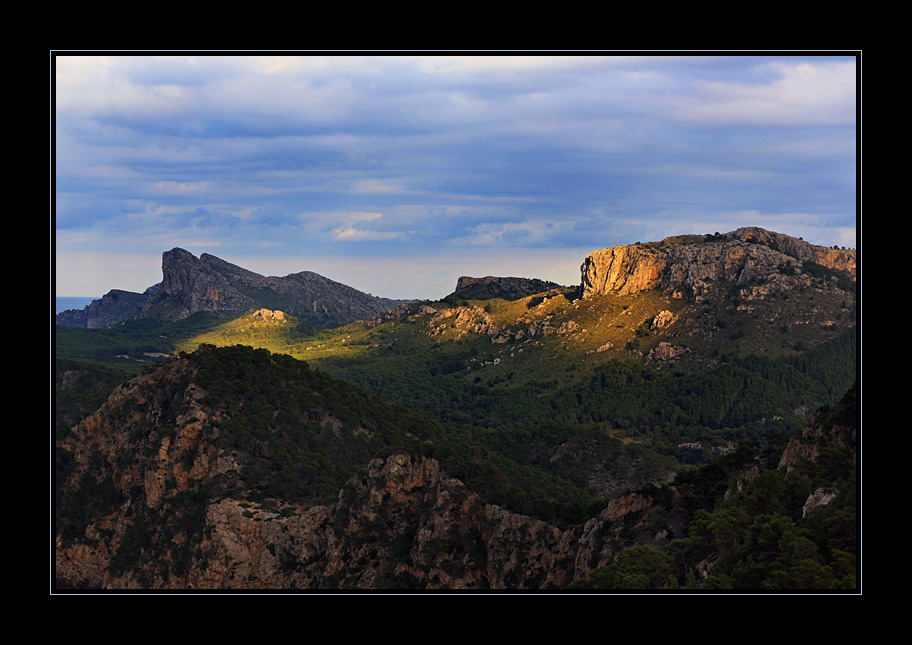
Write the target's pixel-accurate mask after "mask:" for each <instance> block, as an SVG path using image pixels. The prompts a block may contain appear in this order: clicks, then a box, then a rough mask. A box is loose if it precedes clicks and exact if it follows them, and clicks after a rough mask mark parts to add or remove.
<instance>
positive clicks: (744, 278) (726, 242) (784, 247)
mask: <svg viewBox="0 0 912 645" xmlns="http://www.w3.org/2000/svg"><path fill="white" fill-rule="evenodd" d="M855 258H856V255H855V251H854V250H846V249H842V250H840V249H829V248H825V247H820V246H814V245H812V244H808V243H807V242H804V241H803V240H799V239H796V238H792V237H789V236H787V235H783V234H781V233H774V232H771V231H766V230H764V229H762V228H756V227H750V228H740V229H738V230H736V231H732V232H731V233H726V234H723V235H719V234H715V235H705V236H701V235H685V236H677V237H673V238H667V239H665V240H662V241H661V242H650V243H647V244H639V243H637V244H623V245H619V246H612V247H610V248H606V249H601V250H598V251H595V252H593V253H591V254H590V255H589V256H588V257H587V258H586V259H585V261H584V262H583V264H582V266H581V267H580V272H581V285H580V292H581V295H582V296H583V297H589V296H592V295H596V294H600V293H616V294H619V295H628V294H634V293H638V292H640V291H645V290H648V289H674V290H678V291H679V292H681V293H683V294H686V295H687V296H689V297H691V298H699V297H700V295H701V294H702V293H703V290H704V289H705V287H706V285H707V284H708V283H710V282H713V281H716V280H726V281H729V282H732V283H736V284H741V285H746V284H750V283H755V282H761V281H768V280H774V281H778V282H780V283H782V286H783V287H784V288H785V287H787V286H788V285H786V284H785V283H787V282H790V279H791V281H792V282H794V281H795V280H800V279H801V278H794V277H793V276H795V275H796V274H800V273H801V271H802V267H803V266H804V265H805V263H808V262H811V263H815V264H817V265H820V266H823V267H826V268H828V269H833V270H835V271H839V272H842V273H844V274H845V275H846V276H848V277H850V278H851V279H852V280H854V279H855V271H856V260H855Z"/></svg>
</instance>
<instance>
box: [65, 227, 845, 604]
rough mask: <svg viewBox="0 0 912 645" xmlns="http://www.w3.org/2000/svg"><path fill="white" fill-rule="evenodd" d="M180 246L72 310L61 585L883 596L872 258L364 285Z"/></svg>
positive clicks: (676, 243)
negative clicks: (860, 293) (866, 383)
mask: <svg viewBox="0 0 912 645" xmlns="http://www.w3.org/2000/svg"><path fill="white" fill-rule="evenodd" d="M169 254H170V255H169ZM165 255H166V257H165V259H164V261H163V282H162V283H161V284H162V285H163V286H158V285H156V286H154V287H150V289H149V290H147V293H148V294H158V295H155V296H154V298H153V297H152V295H149V296H148V297H146V298H137V297H132V298H130V299H129V301H130V302H131V303H132V304H131V306H130V307H129V308H128V309H125V308H124V306H123V305H122V302H123V298H118V299H117V301H118V304H117V306H116V307H115V306H113V305H112V306H111V308H106V305H103V304H102V303H101V302H100V301H97V302H99V304H98V305H96V306H94V309H93V310H92V315H91V316H90V317H89V316H87V315H83V314H78V313H76V314H72V313H71V314H68V315H66V316H63V317H62V319H59V320H58V322H60V321H61V320H62V321H63V323H67V322H70V323H71V325H72V326H65V325H63V326H62V325H61V324H58V326H57V327H56V330H55V341H56V348H55V354H56V358H57V360H56V363H57V371H56V375H55V384H56V388H55V404H56V406H57V410H56V417H57V423H56V425H55V429H54V430H55V453H56V477H55V480H56V490H55V501H56V508H57V515H56V517H57V531H56V533H57V537H56V546H55V553H56V555H55V559H56V563H57V581H58V584H59V585H60V586H62V587H66V588H109V589H115V588H181V589H188V588H193V589H215V588H241V589H288V588H298V589H346V588H350V589H413V590H417V589H527V590H533V589H551V590H555V589H565V590H572V589H590V590H591V589H614V590H619V589H620V590H623V589H635V588H637V589H639V588H647V589H653V590H658V589H666V590H667V589H677V590H684V589H690V590H700V589H703V590H707V589H731V590H739V589H740V590H745V589H761V588H763V589H779V590H795V589H841V590H853V589H856V588H857V580H856V579H857V563H856V553H857V544H856V542H854V541H853V540H854V539H855V538H854V537H853V536H854V535H855V534H854V533H853V530H854V522H855V521H857V520H856V519H853V518H856V517H857V516H856V515H855V513H856V501H855V490H854V489H855V487H856V486H857V483H856V480H855V477H856V475H855V469H856V466H855V463H856V449H857V447H856V446H857V430H858V429H857V421H858V412H857V410H858V408H857V399H858V393H857V388H858V383H857V372H858V365H857V358H856V357H857V349H858V348H857V342H858V325H857V310H858V304H857V295H856V271H857V264H856V262H857V260H856V256H855V252H854V251H849V250H844V249H823V248H821V247H814V246H813V245H810V244H808V243H805V242H803V241H802V240H795V239H794V238H788V237H787V236H782V235H780V234H776V233H772V232H769V231H764V230H763V229H756V228H748V229H739V230H738V231H733V232H731V233H727V234H724V235H720V234H718V233H716V234H707V235H693V236H680V237H677V238H669V239H668V240H663V241H661V242H655V243H647V244H635V245H624V246H621V247H612V248H611V249H604V250H601V251H596V252H594V253H593V254H592V255H590V256H589V257H588V258H586V259H585V260H584V262H583V264H582V267H581V283H580V285H576V286H559V285H555V284H554V283H547V282H545V281H542V280H533V279H531V278H530V279H516V278H492V277H490V276H488V277H487V278H467V277H463V278H460V280H459V282H458V283H457V284H456V285H455V290H454V292H453V293H452V294H451V295H449V296H447V297H445V298H442V299H440V300H436V301H421V302H402V301H399V302H395V301H383V304H382V306H381V302H380V300H378V299H373V297H372V296H371V297H370V298H371V299H366V298H365V297H364V296H362V295H358V294H354V293H353V290H350V288H347V287H346V288H345V290H342V291H340V292H339V293H344V294H346V296H345V298H347V299H345V298H342V296H339V297H338V299H337V300H338V302H342V301H344V302H345V303H347V304H346V306H345V307H340V306H331V305H329V304H327V305H326V306H323V305H322V304H319V302H318V300H314V299H313V298H314V297H317V296H314V295H313V294H314V293H315V291H314V290H313V289H312V288H311V287H310V286H309V285H311V284H315V283H314V282H313V279H312V277H309V281H308V282H307V285H308V287H307V289H306V290H305V289H303V287H301V286H300V285H301V284H302V282H301V277H300V276H305V273H306V272H305V273H302V274H294V275H295V276H299V277H295V278H293V279H291V280H285V279H272V278H263V277H262V276H257V275H256V274H250V273H249V272H245V271H244V270H241V269H240V268H239V267H233V265H228V263H225V262H224V261H221V260H218V258H213V257H212V256H206V258H205V259H201V260H199V261H198V260H196V259H195V258H192V256H190V257H187V256H188V255H189V254H186V252H184V253H178V252H176V251H172V252H168V253H167V254H165ZM175 258H179V259H180V262H176V261H175ZM226 265H227V266H226ZM314 275H315V274H314ZM289 278H290V276H289ZM324 280H325V279H324ZM330 283H331V281H329V282H324V281H320V282H319V284H320V285H321V290H320V293H321V295H319V296H318V297H320V298H329V299H330V300H333V299H334V298H336V296H334V295H333V293H334V292H333V285H332V284H330ZM178 285H180V286H178ZM212 285H222V286H221V287H219V288H218V289H214V287H213V286H212ZM276 285H281V286H276ZM287 285H293V286H294V288H292V287H291V286H287ZM343 286H344V285H343ZM204 287H205V288H204ZM305 291H306V298H307V300H306V302H304V301H301V300H299V301H295V300H294V297H301V298H303V296H301V295H300V294H303V293H305ZM214 293H215V294H217V295H218V297H216V298H213V299H212V300H207V299H206V294H209V295H212V294H214ZM359 293H360V292H359ZM163 294H167V297H165V296H164V295H163ZM238 294H239V295H238ZM258 294H259V296H258ZM264 294H265V296H264ZM295 294H298V295H297V296H295ZM115 295H116V294H115ZM280 296H281V304H282V305H283V306H284V307H285V309H282V308H279V307H277V306H276V305H277V304H280ZM258 298H259V299H258ZM109 300H111V301H113V298H109ZM225 302H237V303H242V304H239V305H237V306H235V305H232V306H231V307H228V308H221V305H220V304H219V305H216V303H225ZM295 302H298V304H295ZM137 303H139V304H137ZM356 303H359V304H357V306H356ZM94 304H95V303H93V305H94ZM359 307H360V308H359ZM363 307H369V308H370V309H369V310H367V311H366V310H365V309H363ZM314 311H318V312H320V314H319V316H317V317H313V316H309V315H306V314H307V312H314ZM162 312H167V313H166V314H165V315H162ZM176 312H180V313H179V314H178V313H176ZM296 314H297V315H296ZM330 316H333V318H332V319H331V318H330ZM346 316H347V318H346ZM118 317H119V318H122V319H118V320H114V319H115V318H118ZM89 319H91V320H94V321H105V322H104V325H102V326H99V327H95V328H93V327H92V324H94V323H88V322H86V326H84V327H83V326H81V325H82V322H84V321H88V320H89ZM112 320H113V321H114V322H112ZM330 320H332V323H333V324H332V326H324V325H326V323H327V322H329V321H330ZM73 321H75V322H73ZM77 323H78V324H77ZM154 353H165V354H169V355H171V356H172V358H170V359H168V360H164V361H153V360H152V359H151V357H150V355H151V354H154ZM121 383H123V384H122V385H121ZM115 386H119V387H116V389H115ZM812 427H813V428H817V431H815V432H809V430H808V429H809V428H812ZM797 437H805V438H804V439H803V440H802V441H803V445H815V446H819V449H815V450H810V451H807V450H806V451H804V452H802V451H800V450H797V449H793V450H792V451H791V453H789V451H788V447H789V446H790V442H794V441H796V438H797ZM821 437H824V438H825V440H821ZM787 454H792V455H795V454H800V455H802V456H801V457H798V458H792V457H790V458H789V459H790V460H787V463H786V461H783V460H784V459H785V457H784V455H787ZM822 489H827V490H830V489H832V490H833V491H834V492H833V494H832V496H831V497H829V503H827V504H825V505H824V506H821V507H820V508H819V509H818V510H816V511H815V512H814V513H813V514H810V515H809V514H807V512H806V510H805V509H806V502H807V501H808V500H809V498H810V497H811V496H812V493H815V491H818V490H822ZM88 500H92V501H91V502H89V501H88ZM761 519H762V521H761ZM723 526H727V527H728V529H725V530H723V528H722V527H723ZM725 531H727V532H725ZM770 534H775V535H776V536H778V537H777V538H776V539H777V545H778V546H777V547H776V548H777V549H778V550H777V551H776V555H775V557H772V558H769V557H767V558H765V559H763V558H760V557H759V556H758V553H759V552H760V551H761V550H762V549H763V548H766V547H765V546H764V544H763V543H762V541H763V540H764V539H768V536H769V535H770ZM237 536H243V537H242V539H240V542H238V537H237ZM767 546H768V545H767ZM768 553H769V552H768ZM802 554H803V555H802Z"/></svg>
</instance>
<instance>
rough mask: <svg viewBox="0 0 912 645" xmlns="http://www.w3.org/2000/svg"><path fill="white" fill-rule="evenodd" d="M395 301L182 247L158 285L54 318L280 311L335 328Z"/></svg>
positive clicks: (110, 320) (90, 321)
mask: <svg viewBox="0 0 912 645" xmlns="http://www.w3.org/2000/svg"><path fill="white" fill-rule="evenodd" d="M397 303H398V301H396V300H389V299H386V298H378V297H376V296H372V295H370V294H367V293H364V292H362V291H358V290H357V289H354V288H352V287H349V286H347V285H344V284H342V283H339V282H335V281H333V280H330V279H329V278H325V277H323V276H321V275H319V274H317V273H314V272H312V271H301V272H299V273H292V274H290V275H287V276H284V277H276V276H262V275H260V274H259V273H255V272H253V271H249V270H247V269H244V268H243V267H239V266H237V265H234V264H231V263H230V262H226V261H225V260H222V259H221V258H218V257H216V256H214V255H210V254H208V253H203V254H202V255H201V256H200V257H198V258H197V257H196V256H195V255H193V254H192V253H190V252H189V251H187V250H185V249H182V248H173V249H171V250H170V251H166V252H165V253H163V254H162V281H161V282H160V283H159V284H157V285H154V286H152V287H150V288H149V289H147V290H146V291H145V292H144V293H142V294H139V293H133V292H129V291H120V290H113V291H111V292H109V293H108V294H106V295H105V296H104V297H103V298H102V299H101V300H96V301H94V302H92V303H91V304H90V305H89V306H88V307H86V308H85V309H83V310H81V311H80V310H69V311H65V312H62V313H60V314H58V316H57V323H58V324H60V325H64V326H67V327H89V328H102V327H108V326H110V325H112V324H116V323H119V322H125V321H128V320H134V319H136V318H147V317H156V318H160V319H162V320H166V321H174V320H181V319H183V318H186V317H187V316H190V315H192V314H194V313H197V312H200V311H209V312H216V313H243V312H245V311H249V310H251V309H259V308H262V307H265V308H268V309H280V310H282V311H284V312H286V313H288V314H291V315H293V316H296V317H299V318H303V319H305V320H307V321H309V322H310V323H312V324H315V325H319V326H327V327H332V326H338V325H342V324H346V323H349V322H353V321H355V320H360V319H363V318H368V317H370V316H374V315H376V314H378V313H382V312H384V311H386V310H388V309H389V308H391V307H393V306H395V305H396V304H397Z"/></svg>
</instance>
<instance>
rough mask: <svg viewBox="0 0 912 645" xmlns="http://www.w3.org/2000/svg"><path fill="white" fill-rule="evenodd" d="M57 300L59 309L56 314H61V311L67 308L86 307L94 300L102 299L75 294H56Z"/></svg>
mask: <svg viewBox="0 0 912 645" xmlns="http://www.w3.org/2000/svg"><path fill="white" fill-rule="evenodd" d="M55 300H56V301H57V303H56V306H57V311H55V312H54V315H57V314H59V313H60V312H61V311H66V310H67V309H85V308H86V307H88V306H89V303H91V302H92V301H93V300H101V298H100V297H98V298H78V297H75V296H56V297H55Z"/></svg>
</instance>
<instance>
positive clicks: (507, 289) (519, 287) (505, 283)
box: [451, 275, 560, 300]
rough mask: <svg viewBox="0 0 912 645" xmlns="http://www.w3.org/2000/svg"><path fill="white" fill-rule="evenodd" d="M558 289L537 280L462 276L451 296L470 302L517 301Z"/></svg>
mask: <svg viewBox="0 0 912 645" xmlns="http://www.w3.org/2000/svg"><path fill="white" fill-rule="evenodd" d="M558 287H560V285H559V284H557V283H556V282H549V281H547V280H539V279H537V278H501V277H496V276H490V275H489V276H485V277H483V278H472V277H469V276H462V277H461V278H459V280H457V281H456V291H454V292H453V293H452V294H451V295H453V296H458V297H460V298H466V299H471V300H489V299H491V298H503V299H504V300H517V299H519V298H525V297H526V296H532V295H535V294H537V293H541V292H543V291H548V290H550V289H555V288H558Z"/></svg>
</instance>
